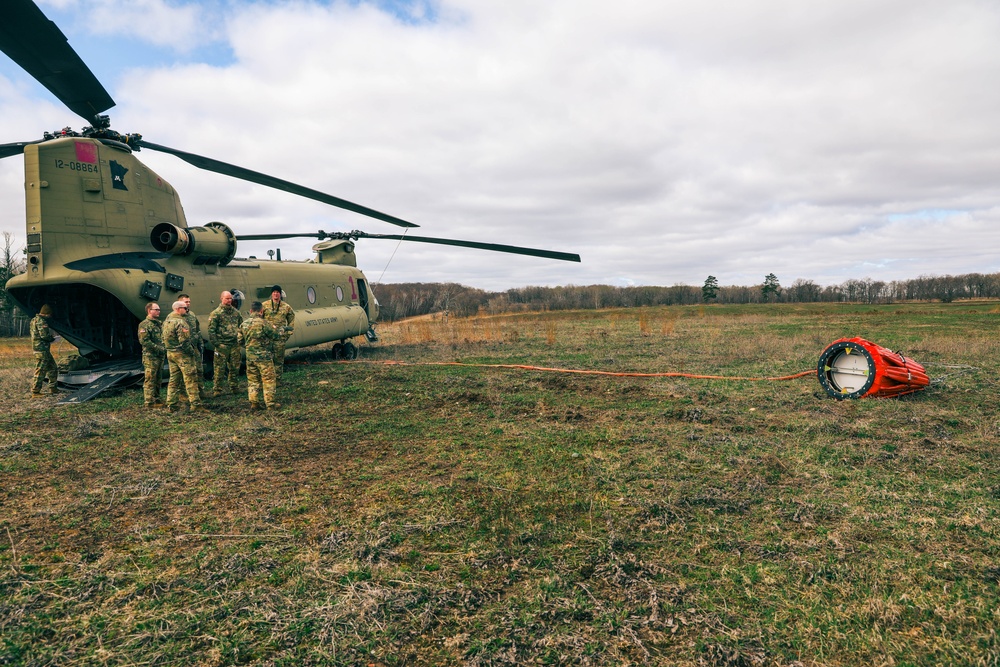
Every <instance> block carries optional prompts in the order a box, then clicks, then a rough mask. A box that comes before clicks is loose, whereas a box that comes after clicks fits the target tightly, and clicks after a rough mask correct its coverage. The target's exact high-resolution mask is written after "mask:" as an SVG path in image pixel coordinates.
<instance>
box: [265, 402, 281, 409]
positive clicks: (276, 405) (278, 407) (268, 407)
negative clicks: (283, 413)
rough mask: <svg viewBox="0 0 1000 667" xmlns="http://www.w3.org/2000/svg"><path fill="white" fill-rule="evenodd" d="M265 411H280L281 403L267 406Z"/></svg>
mask: <svg viewBox="0 0 1000 667" xmlns="http://www.w3.org/2000/svg"><path fill="white" fill-rule="evenodd" d="M267 409H268V410H280V409H281V403H271V405H269V406H267Z"/></svg>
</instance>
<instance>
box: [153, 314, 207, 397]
mask: <svg viewBox="0 0 1000 667" xmlns="http://www.w3.org/2000/svg"><path fill="white" fill-rule="evenodd" d="M172 308H173V311H174V312H172V313H170V315H169V316H168V317H167V321H166V322H164V323H163V345H164V346H165V347H166V348H167V360H168V361H170V382H168V383H167V408H169V409H170V411H171V412H177V410H179V409H180V408H179V407H178V405H177V402H178V393H179V392H180V389H181V385H182V384H183V385H184V387H186V388H187V395H188V400H189V401H190V403H191V412H208V410H206V409H205V406H204V404H203V403H202V402H201V394H200V393H199V392H198V364H197V363H196V361H195V357H196V356H197V355H198V349H197V348H196V347H195V345H194V343H193V342H192V335H191V329H190V328H189V327H188V324H187V321H186V320H185V319H184V313H186V312H187V306H186V305H185V304H184V302H183V301H174V305H173V306H172Z"/></svg>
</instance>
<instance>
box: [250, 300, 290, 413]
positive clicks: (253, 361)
mask: <svg viewBox="0 0 1000 667" xmlns="http://www.w3.org/2000/svg"><path fill="white" fill-rule="evenodd" d="M240 334H241V336H242V338H243V344H244V345H246V349H247V394H248V395H249V398H250V407H252V408H258V407H260V394H261V392H262V391H263V394H264V404H265V405H266V406H267V407H271V406H273V405H275V403H274V391H275V387H276V384H277V381H276V379H275V377H274V356H273V353H272V351H271V349H272V346H273V345H274V344H275V343H277V342H278V340H279V339H280V338H281V337H280V336H279V334H278V333H277V332H276V331H275V330H274V327H272V326H271V325H270V324H268V323H267V321H266V320H264V319H263V318H261V317H260V316H259V315H255V314H253V313H251V315H250V318H249V319H248V320H247V321H246V322H244V323H243V324H242V326H240Z"/></svg>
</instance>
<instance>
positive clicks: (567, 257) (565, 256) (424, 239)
mask: <svg viewBox="0 0 1000 667" xmlns="http://www.w3.org/2000/svg"><path fill="white" fill-rule="evenodd" d="M294 238H314V239H326V238H329V239H389V240H394V241H414V242H416V243H434V244H437V245H450V246H458V247H461V248H477V249H479V250H491V251H493V252H506V253H511V254H514V255H528V256H531V257H543V258H545V259H558V260H561V261H564V262H579V261H580V256H579V255H577V254H576V253H569V252H559V251H556V250H541V249H538V248H524V247H521V246H516V245H505V244H503V243H480V242H479V241H460V240H458V239H441V238H435V237H431V236H407V235H405V234H369V233H367V232H359V231H353V232H331V233H328V232H324V231H319V232H314V233H311V234H247V235H237V237H236V240H237V241H276V240H281V239H294Z"/></svg>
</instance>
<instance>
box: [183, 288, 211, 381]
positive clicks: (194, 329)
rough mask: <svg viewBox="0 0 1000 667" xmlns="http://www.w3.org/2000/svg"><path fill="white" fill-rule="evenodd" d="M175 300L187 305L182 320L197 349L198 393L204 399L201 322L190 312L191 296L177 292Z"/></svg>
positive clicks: (203, 351) (203, 353)
mask: <svg viewBox="0 0 1000 667" xmlns="http://www.w3.org/2000/svg"><path fill="white" fill-rule="evenodd" d="M177 300H178V301H183V302H184V305H185V306H187V310H185V311H184V321H185V322H187V325H188V328H189V329H191V342H192V344H193V345H194V347H195V349H196V350H197V354H195V355H194V356H195V362H196V363H197V364H198V394H199V395H200V396H201V400H203V401H204V400H205V399H206V398H208V395H207V393H206V392H205V339H204V337H203V336H202V335H201V323H200V322H199V321H198V316H197V315H195V314H194V313H193V312H191V297H189V296H188V295H187V294H178V295H177Z"/></svg>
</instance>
